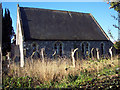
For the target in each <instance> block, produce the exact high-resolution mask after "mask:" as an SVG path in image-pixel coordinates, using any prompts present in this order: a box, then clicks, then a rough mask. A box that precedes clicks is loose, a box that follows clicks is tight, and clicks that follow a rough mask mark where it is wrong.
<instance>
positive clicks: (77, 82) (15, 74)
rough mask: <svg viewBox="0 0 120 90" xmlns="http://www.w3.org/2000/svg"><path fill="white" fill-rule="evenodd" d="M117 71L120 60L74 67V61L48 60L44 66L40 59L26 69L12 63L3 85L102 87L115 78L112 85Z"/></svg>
mask: <svg viewBox="0 0 120 90" xmlns="http://www.w3.org/2000/svg"><path fill="white" fill-rule="evenodd" d="M116 68H118V59H117V58H115V59H114V60H110V59H108V60H106V59H103V60H91V59H89V60H78V61H76V67H72V62H71V60H70V59H64V58H61V59H59V60H57V61H56V60H47V62H44V63H42V62H41V61H39V60H36V61H35V62H34V63H32V64H31V63H29V62H27V63H26V64H25V67H24V68H20V67H19V65H15V64H11V65H10V70H9V72H8V75H5V76H3V77H4V78H3V85H4V88H8V87H11V88H50V87H51V88H69V87H70V88H75V87H76V88H94V87H95V88H96V87H97V88H98V87H101V86H100V85H102V84H101V83H104V81H106V80H107V78H108V77H109V78H111V79H110V80H109V81H108V82H111V80H112V78H113V77H114V76H115V78H117V77H118V76H117V74H118V73H117V71H116ZM111 75H113V76H112V77H111ZM116 76H117V77H116ZM115 80H116V79H115ZM118 80H120V79H118ZM112 81H114V80H112ZM116 82H117V81H115V83H116ZM118 82H119V81H118ZM115 85H117V84H115ZM103 87H107V86H106V85H104V86H103ZM103 87H101V88H103ZM112 87H113V86H112ZM116 87H117V86H116ZM118 87H119V86H118Z"/></svg>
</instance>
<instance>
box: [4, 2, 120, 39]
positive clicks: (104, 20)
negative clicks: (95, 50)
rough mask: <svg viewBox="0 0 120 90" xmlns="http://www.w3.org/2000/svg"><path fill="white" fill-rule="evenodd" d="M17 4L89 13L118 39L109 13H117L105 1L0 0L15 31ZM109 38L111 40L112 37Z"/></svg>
mask: <svg viewBox="0 0 120 90" xmlns="http://www.w3.org/2000/svg"><path fill="white" fill-rule="evenodd" d="M17 4H19V6H20V7H32V8H43V9H53V10H65V11H74V12H82V13H91V14H92V15H93V16H94V18H95V19H96V20H97V22H98V23H99V24H100V26H101V27H102V28H103V30H104V31H105V33H106V34H107V35H108V36H109V34H108V30H111V33H112V34H113V37H114V39H115V40H117V39H118V29H115V28H114V27H113V24H116V25H118V22H117V21H116V20H114V18H113V17H111V15H114V16H116V17H117V16H118V13H117V12H116V11H114V9H109V7H110V5H109V4H107V3H106V2H2V7H3V9H5V8H8V9H9V10H10V13H11V18H12V20H13V28H14V30H15V32H16V20H17V18H16V17H17ZM3 13H4V12H3ZM109 37H110V36H109ZM110 39H111V41H113V39H112V38H110Z"/></svg>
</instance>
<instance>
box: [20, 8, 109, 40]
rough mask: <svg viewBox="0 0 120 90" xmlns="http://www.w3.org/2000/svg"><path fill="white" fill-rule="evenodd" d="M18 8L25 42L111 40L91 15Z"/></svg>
mask: <svg viewBox="0 0 120 90" xmlns="http://www.w3.org/2000/svg"><path fill="white" fill-rule="evenodd" d="M18 8H19V13H20V17H21V23H22V28H23V34H24V37H25V40H109V38H108V36H107V35H106V34H105V32H104V31H103V29H102V28H101V27H100V25H99V24H98V23H97V21H96V20H95V19H94V17H93V16H92V15H91V14H90V13H79V12H71V11H61V10H50V9H40V8H27V7H18Z"/></svg>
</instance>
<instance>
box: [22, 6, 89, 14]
mask: <svg viewBox="0 0 120 90" xmlns="http://www.w3.org/2000/svg"><path fill="white" fill-rule="evenodd" d="M20 8H27V9H41V10H50V11H59V12H67V13H68V12H69V13H81V14H90V13H83V12H77V11H69V10H57V9H56V10H55V9H45V8H33V7H20Z"/></svg>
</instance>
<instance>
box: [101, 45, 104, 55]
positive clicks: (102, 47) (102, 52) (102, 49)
mask: <svg viewBox="0 0 120 90" xmlns="http://www.w3.org/2000/svg"><path fill="white" fill-rule="evenodd" d="M101 54H102V55H103V54H104V44H103V43H101Z"/></svg>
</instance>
